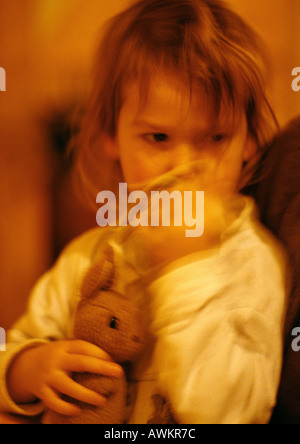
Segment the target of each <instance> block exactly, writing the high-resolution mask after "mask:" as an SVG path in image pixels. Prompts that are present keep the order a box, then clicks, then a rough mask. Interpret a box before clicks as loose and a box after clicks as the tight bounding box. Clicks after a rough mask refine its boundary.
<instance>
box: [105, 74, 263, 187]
mask: <svg viewBox="0 0 300 444" xmlns="http://www.w3.org/2000/svg"><path fill="white" fill-rule="evenodd" d="M124 99H125V100H124V104H123V107H122V109H121V112H120V115H119V121H118V128H117V135H116V137H115V139H114V140H110V139H106V143H105V149H106V152H107V154H108V155H109V156H110V157H111V158H114V159H119V160H120V163H121V167H122V171H123V176H124V180H125V182H127V184H128V186H129V187H130V185H137V184H139V183H145V182H146V181H147V180H150V179H152V178H154V177H157V176H160V175H162V174H164V173H166V172H168V171H169V170H172V169H173V168H175V167H177V166H180V165H182V164H186V163H189V162H191V161H195V160H197V161H201V160H203V165H205V170H206V171H205V173H206V174H205V175H203V177H205V180H203V182H204V183H203V188H202V189H203V190H204V191H205V186H206V185H207V186H208V185H209V184H210V185H212V184H214V185H215V187H216V188H218V189H220V190H222V191H223V192H224V191H225V192H227V191H228V192H235V191H238V188H239V180H240V176H241V171H242V166H243V162H244V161H247V160H249V159H250V157H251V156H252V155H253V154H254V152H255V147H254V143H253V141H252V139H251V138H250V137H248V130H247V123H246V118H245V116H241V119H240V122H239V124H238V125H236V129H235V133H234V134H230V133H229V129H228V125H226V123H225V121H224V123H222V122H219V124H218V126H217V127H216V126H215V125H212V122H214V119H213V114H212V113H213V110H212V106H211V105H210V104H209V103H208V101H207V98H206V95H205V94H204V93H203V91H201V89H199V88H198V89H197V90H193V94H192V97H190V89H189V86H188V85H187V84H186V83H185V82H184V81H182V80H181V79H180V78H178V77H176V76H175V75H172V74H171V75H170V74H169V73H168V74H167V73H162V74H160V75H157V76H153V78H152V80H151V82H150V85H149V90H148V95H147V99H146V101H145V102H144V103H141V97H140V88H139V84H138V83H137V82H136V83H134V82H132V83H131V84H129V85H128V87H127V89H126V94H125V97H124ZM219 120H220V119H219ZM224 120H225V119H224ZM207 178H209V179H207ZM200 179H201V178H200ZM208 182H209V184H208Z"/></svg>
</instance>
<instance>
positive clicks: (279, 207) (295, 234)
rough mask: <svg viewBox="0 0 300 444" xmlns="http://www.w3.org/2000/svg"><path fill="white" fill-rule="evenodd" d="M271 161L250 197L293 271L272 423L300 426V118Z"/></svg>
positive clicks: (286, 131)
mask: <svg viewBox="0 0 300 444" xmlns="http://www.w3.org/2000/svg"><path fill="white" fill-rule="evenodd" d="M271 160H272V170H271V172H270V174H269V175H268V176H267V177H266V178H265V179H264V180H263V181H262V182H261V183H260V184H259V185H258V186H256V187H255V189H253V190H252V193H251V194H253V195H254V197H255V198H256V201H257V203H258V206H259V208H260V211H261V218H262V221H263V222H264V224H265V225H266V226H267V227H268V228H269V229H270V230H271V231H272V232H273V233H274V234H275V235H276V236H277V237H278V238H279V239H280V240H281V241H282V242H283V244H284V245H285V247H286V249H287V251H288V254H289V258H290V263H291V268H292V289H291V294H290V300H289V305H288V311H287V318H286V323H285V349H284V363H283V371H282V379H281V385H280V389H279V395H278V403H277V407H276V409H275V411H274V415H273V418H272V423H277V424H278V423H279V424H287V423H289V424H300V351H299V352H296V351H293V349H292V346H291V344H292V341H293V339H295V338H294V337H293V336H292V330H293V329H294V328H295V327H300V116H299V117H297V118H295V119H294V120H293V121H291V122H290V123H289V124H288V125H287V126H286V128H284V130H283V132H282V134H281V136H280V137H279V139H278V140H277V141H276V142H274V143H273V144H271ZM266 279H267V277H266Z"/></svg>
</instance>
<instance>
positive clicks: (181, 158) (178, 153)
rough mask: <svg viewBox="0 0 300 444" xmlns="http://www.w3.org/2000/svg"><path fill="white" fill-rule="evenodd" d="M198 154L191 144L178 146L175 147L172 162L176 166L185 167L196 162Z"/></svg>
mask: <svg viewBox="0 0 300 444" xmlns="http://www.w3.org/2000/svg"><path fill="white" fill-rule="evenodd" d="M198 157H199V152H198V151H197V148H196V146H194V145H192V144H180V145H178V146H177V147H176V150H175V153H174V158H173V161H174V162H175V163H176V166H177V165H185V164H188V163H190V162H193V161H195V160H197V158H198Z"/></svg>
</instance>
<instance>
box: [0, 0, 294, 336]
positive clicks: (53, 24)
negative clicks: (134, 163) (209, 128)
mask: <svg viewBox="0 0 300 444" xmlns="http://www.w3.org/2000/svg"><path fill="white" fill-rule="evenodd" d="M228 3H229V4H231V5H232V7H233V9H234V10H236V11H237V12H238V13H240V14H241V15H242V16H244V17H245V18H246V19H247V20H248V21H249V22H250V23H251V24H252V26H253V27H254V28H255V29H256V30H257V31H258V33H259V34H260V35H261V36H262V38H263V39H264V41H265V44H266V46H267V49H268V50H269V54H270V71H269V76H268V88H269V95H270V99H271V103H272V105H273V107H274V109H275V112H276V113H277V117H278V119H279V122H280V124H281V125H284V124H285V123H286V122H287V121H289V120H290V119H291V118H293V117H295V116H296V115H298V114H300V92H298V93H296V92H294V91H293V90H292V88H291V83H292V76H291V72H292V69H293V68H294V67H296V66H300V26H299V17H300V1H299V0H229V1H228ZM128 4H129V1H128V0H110V1H107V0H0V67H3V68H4V69H5V70H6V77H7V85H6V88H7V91H6V92H1V93H0V183H1V185H0V326H1V327H3V328H8V327H9V326H10V325H11V324H12V322H14V321H15V320H16V318H17V317H19V316H20V314H21V313H22V312H23V311H24V309H25V307H26V301H27V298H28V295H29V293H30V289H31V288H32V286H33V285H34V283H35V282H36V280H37V279H38V278H39V277H40V276H41V275H42V274H43V273H44V272H45V271H46V270H47V269H49V267H51V265H52V264H53V262H54V261H55V259H56V257H57V256H58V254H59V252H60V251H61V249H62V248H63V247H64V246H65V245H66V244H67V243H68V242H69V241H70V240H71V239H72V238H74V237H76V236H78V235H79V234H81V233H82V232H84V231H85V230H87V229H89V228H91V227H94V226H96V219H95V214H93V213H91V212H89V211H88V210H86V209H85V208H83V207H82V205H81V203H80V201H79V200H78V198H77V197H76V195H75V194H74V192H73V190H72V188H71V185H70V180H69V178H70V169H71V165H70V162H69V161H68V160H67V158H66V156H65V149H66V144H67V141H68V139H69V137H70V127H71V126H75V127H76V123H77V120H76V119H77V118H78V117H77V116H80V110H81V104H82V101H83V100H84V98H85V97H86V95H87V92H88V89H89V83H90V68H91V63H92V55H93V53H94V51H95V47H96V43H97V41H98V36H99V30H100V29H101V25H102V24H103V23H104V22H105V21H106V20H107V19H108V18H109V17H110V16H112V15H113V14H115V13H117V12H118V11H120V10H121V9H122V8H125V7H126V6H127V5H128ZM99 191H100V190H99Z"/></svg>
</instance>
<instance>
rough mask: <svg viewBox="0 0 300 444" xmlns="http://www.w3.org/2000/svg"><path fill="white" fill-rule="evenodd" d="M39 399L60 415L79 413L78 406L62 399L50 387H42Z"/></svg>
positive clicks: (75, 414)
mask: <svg viewBox="0 0 300 444" xmlns="http://www.w3.org/2000/svg"><path fill="white" fill-rule="evenodd" d="M41 400H42V401H43V403H44V404H45V405H46V406H47V407H48V408H50V409H51V410H53V411H54V412H56V413H59V414H60V415H64V416H78V415H80V413H81V409H80V407H78V406H76V405H74V404H71V403H69V402H66V401H64V400H62V399H61V398H60V397H59V395H58V393H57V392H56V391H55V390H53V389H52V388H51V387H46V388H44V390H43V395H42V396H41Z"/></svg>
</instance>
